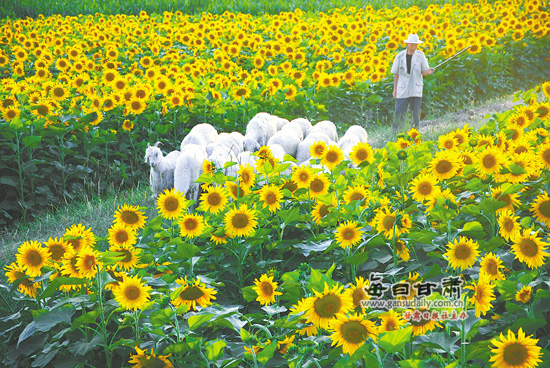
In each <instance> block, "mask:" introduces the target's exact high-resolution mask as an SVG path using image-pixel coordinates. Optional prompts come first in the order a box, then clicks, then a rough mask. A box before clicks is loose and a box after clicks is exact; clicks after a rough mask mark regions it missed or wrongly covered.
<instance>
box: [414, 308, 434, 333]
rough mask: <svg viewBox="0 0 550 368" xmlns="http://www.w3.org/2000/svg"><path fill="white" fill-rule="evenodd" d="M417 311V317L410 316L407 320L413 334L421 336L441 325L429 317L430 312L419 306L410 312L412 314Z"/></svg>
mask: <svg viewBox="0 0 550 368" xmlns="http://www.w3.org/2000/svg"><path fill="white" fill-rule="evenodd" d="M417 311H418V312H419V318H411V319H410V320H409V323H410V324H411V325H412V333H413V336H422V335H425V334H426V333H428V332H430V331H433V330H434V329H435V328H436V327H441V325H440V324H439V322H436V321H435V320H433V319H432V318H431V312H430V311H429V310H426V309H425V308H420V309H418V310H416V311H414V312H412V315H413V316H414V315H415V313H416V312H417Z"/></svg>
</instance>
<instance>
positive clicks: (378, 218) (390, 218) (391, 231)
mask: <svg viewBox="0 0 550 368" xmlns="http://www.w3.org/2000/svg"><path fill="white" fill-rule="evenodd" d="M411 226H412V223H411V220H410V217H409V215H407V214H405V213H400V212H398V211H395V212H392V211H391V210H390V209H389V208H387V207H383V208H380V209H379V210H378V212H377V213H376V215H375V216H374V219H373V222H372V227H374V228H376V231H378V232H380V233H383V234H384V236H385V237H386V238H388V239H391V238H392V237H393V236H394V235H395V236H396V237H399V235H401V234H403V233H408V232H409V229H410V228H411Z"/></svg>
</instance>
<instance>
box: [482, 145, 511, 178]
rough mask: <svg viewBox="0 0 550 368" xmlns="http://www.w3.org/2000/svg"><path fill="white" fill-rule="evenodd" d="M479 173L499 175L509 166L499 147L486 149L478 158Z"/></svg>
mask: <svg viewBox="0 0 550 368" xmlns="http://www.w3.org/2000/svg"><path fill="white" fill-rule="evenodd" d="M475 163H476V167H477V171H478V172H479V173H481V174H485V175H491V174H498V173H499V172H500V170H501V169H502V168H503V167H505V166H506V165H507V160H506V156H505V155H504V154H503V153H502V151H501V150H500V149H498V148H497V147H486V148H485V149H483V150H482V151H481V152H480V153H478V155H477V157H476V161H475Z"/></svg>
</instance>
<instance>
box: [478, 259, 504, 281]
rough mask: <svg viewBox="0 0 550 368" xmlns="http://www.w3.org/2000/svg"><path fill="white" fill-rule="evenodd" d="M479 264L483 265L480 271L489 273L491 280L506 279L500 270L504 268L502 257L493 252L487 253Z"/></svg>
mask: <svg viewBox="0 0 550 368" xmlns="http://www.w3.org/2000/svg"><path fill="white" fill-rule="evenodd" d="M479 264H480V266H481V268H480V270H479V272H480V273H484V274H485V275H487V276H488V277H489V279H490V280H491V281H494V280H504V275H503V274H502V272H500V269H501V268H504V265H503V264H502V260H501V259H500V257H497V256H496V255H494V254H493V253H487V254H486V255H485V256H484V257H483V258H481V262H480V263H479Z"/></svg>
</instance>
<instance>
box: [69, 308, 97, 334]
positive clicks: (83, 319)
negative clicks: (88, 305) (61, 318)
mask: <svg viewBox="0 0 550 368" xmlns="http://www.w3.org/2000/svg"><path fill="white" fill-rule="evenodd" d="M98 316H99V311H98V310H91V311H89V312H87V313H84V314H83V315H81V316H80V317H77V318H75V320H74V321H73V324H72V325H71V331H74V330H76V329H77V328H79V327H80V326H82V325H85V324H88V323H94V322H95V321H96V319H97V317H98Z"/></svg>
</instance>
